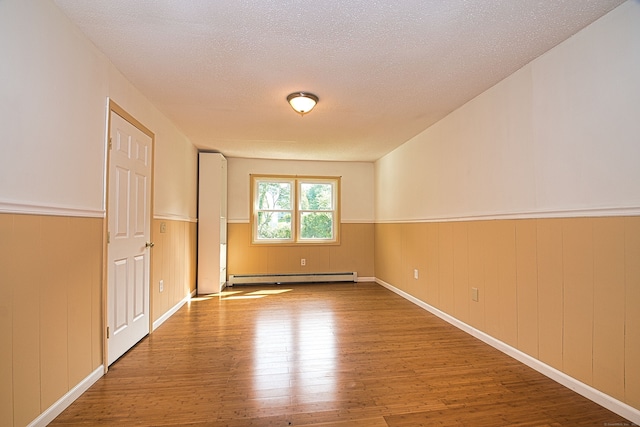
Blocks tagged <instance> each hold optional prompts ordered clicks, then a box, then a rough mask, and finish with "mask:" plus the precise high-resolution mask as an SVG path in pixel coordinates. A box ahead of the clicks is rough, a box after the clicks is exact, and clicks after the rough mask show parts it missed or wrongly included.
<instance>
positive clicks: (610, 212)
mask: <svg viewBox="0 0 640 427" xmlns="http://www.w3.org/2000/svg"><path fill="white" fill-rule="evenodd" d="M637 215H640V207H637V206H629V207H618V208H594V209H567V210H557V211H538V212H519V213H492V214H476V215H461V216H455V217H431V218H416V219H383V220H376V224H398V223H416V222H459V221H490V220H496V219H503V220H504V219H536V218H540V219H543V218H587V217H600V216H606V217H610V216H637Z"/></svg>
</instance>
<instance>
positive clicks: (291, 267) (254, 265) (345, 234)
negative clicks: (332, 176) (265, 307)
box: [227, 223, 374, 277]
mask: <svg viewBox="0 0 640 427" xmlns="http://www.w3.org/2000/svg"><path fill="white" fill-rule="evenodd" d="M373 233H374V224H371V223H343V224H342V225H341V231H340V244H339V245H324V246H323V245H297V246H296V245H293V246H260V245H252V244H251V225H250V224H249V223H232V224H228V248H227V250H228V252H227V253H228V259H227V271H228V274H279V273H305V272H308V273H336V272H346V271H355V272H357V273H358V276H360V277H373V274H374V270H373V253H374V251H373V241H374V237H373ZM301 258H304V259H305V260H306V265H305V266H301V265H300V259H301Z"/></svg>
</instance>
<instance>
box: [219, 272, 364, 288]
mask: <svg viewBox="0 0 640 427" xmlns="http://www.w3.org/2000/svg"><path fill="white" fill-rule="evenodd" d="M357 281H358V273H356V272H355V271H353V272H350V273H309V274H298V273H293V274H230V275H229V282H228V283H227V285H228V286H234V285H269V284H271V285H276V284H281V283H331V282H357Z"/></svg>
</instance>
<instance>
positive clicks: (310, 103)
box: [287, 92, 318, 116]
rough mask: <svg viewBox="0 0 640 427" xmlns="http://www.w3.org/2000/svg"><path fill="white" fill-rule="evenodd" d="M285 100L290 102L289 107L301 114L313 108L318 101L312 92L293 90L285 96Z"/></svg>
mask: <svg viewBox="0 0 640 427" xmlns="http://www.w3.org/2000/svg"><path fill="white" fill-rule="evenodd" d="M287 101H289V104H291V108H293V109H294V110H295V111H296V112H297V113H299V114H300V115H301V116H303V115H305V114H307V113H308V112H309V111H311V110H313V107H315V106H316V104H317V103H318V97H317V96H315V95H314V94H312V93H307V92H294V93H292V94H290V95H289V96H287Z"/></svg>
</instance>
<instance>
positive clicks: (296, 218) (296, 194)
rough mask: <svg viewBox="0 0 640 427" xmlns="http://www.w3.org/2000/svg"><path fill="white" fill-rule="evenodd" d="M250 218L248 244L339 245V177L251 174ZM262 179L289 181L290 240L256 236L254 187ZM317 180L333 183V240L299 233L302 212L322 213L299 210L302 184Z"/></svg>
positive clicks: (256, 214) (256, 210) (255, 189)
mask: <svg viewBox="0 0 640 427" xmlns="http://www.w3.org/2000/svg"><path fill="white" fill-rule="evenodd" d="M249 177H250V203H249V204H250V210H251V212H250V218H249V222H250V223H251V244H252V245H257V246H269V245H272V246H309V245H319V246H326V245H339V244H340V228H341V220H340V218H341V217H340V205H341V194H340V186H341V185H340V184H341V178H342V177H340V176H316V175H308V176H307V175H267V174H250V175H249ZM261 181H270V182H291V183H292V188H291V191H292V197H291V199H292V200H291V202H292V209H291V211H289V210H287V211H286V212H291V239H268V240H265V239H257V238H256V235H257V231H258V228H257V227H258V220H257V217H258V213H259V212H261V211H262V210H259V209H258V208H257V200H256V197H257V188H258V187H257V186H258V183H259V182H261ZM308 182H318V183H322V182H325V183H330V184H331V185H332V186H333V203H334V207H333V209H332V210H328V211H326V212H331V213H332V214H333V217H334V222H333V233H334V236H333V239H302V238H301V237H300V233H301V221H300V218H301V212H323V211H315V210H302V209H300V188H301V184H302V183H308Z"/></svg>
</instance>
